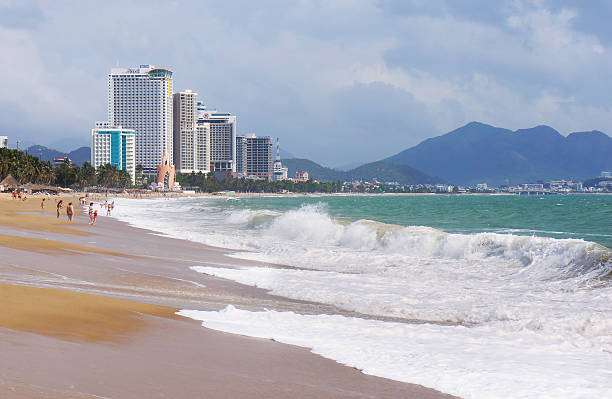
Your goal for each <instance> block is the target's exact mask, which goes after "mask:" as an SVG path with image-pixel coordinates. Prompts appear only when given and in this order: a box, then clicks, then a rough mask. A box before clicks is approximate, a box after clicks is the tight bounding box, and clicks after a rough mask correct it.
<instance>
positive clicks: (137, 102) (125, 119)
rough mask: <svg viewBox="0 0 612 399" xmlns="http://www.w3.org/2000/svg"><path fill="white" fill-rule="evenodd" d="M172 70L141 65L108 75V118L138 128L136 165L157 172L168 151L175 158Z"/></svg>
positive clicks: (114, 123)
mask: <svg viewBox="0 0 612 399" xmlns="http://www.w3.org/2000/svg"><path fill="white" fill-rule="evenodd" d="M172 94H173V88H172V71H170V70H168V69H163V68H155V67H154V66H153V65H140V66H139V67H138V68H112V69H111V73H110V74H109V75H108V122H109V123H110V124H111V125H112V126H123V127H124V128H126V129H134V131H135V132H136V165H138V164H140V165H142V166H143V172H144V173H145V174H146V175H155V174H156V173H157V165H160V164H161V163H162V157H163V155H164V153H168V154H169V156H170V160H171V161H172V154H173V153H174V152H173V140H172V134H173V129H172V123H173V120H172V111H173V109H172V108H173V107H172Z"/></svg>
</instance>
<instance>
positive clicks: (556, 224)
mask: <svg viewBox="0 0 612 399" xmlns="http://www.w3.org/2000/svg"><path fill="white" fill-rule="evenodd" d="M303 204H311V205H315V204H325V206H326V211H327V212H328V213H329V214H330V215H331V216H333V217H335V218H338V219H346V220H348V221H356V220H359V219H366V220H374V221H377V222H382V223H387V224H396V225H401V226H429V227H434V228H436V229H440V230H443V231H446V232H449V233H476V232H498V233H513V234H519V235H536V236H543V237H554V238H582V239H584V240H585V241H593V242H596V243H599V244H602V245H605V246H607V247H608V248H612V195H550V196H508V195H500V196H491V195H482V196H481V195H474V196H471V195H469V196H468V195H466V196H450V195H431V196H368V197H365V196H364V197H359V196H358V197H314V198H313V197H291V198H271V197H270V198H242V199H240V200H239V201H236V202H233V201H228V202H227V203H226V204H224V205H225V206H227V207H228V208H242V209H244V208H249V209H252V210H262V209H267V210H271V209H273V210H276V211H279V212H285V211H287V210H291V209H296V208H299V207H300V206H302V205H303Z"/></svg>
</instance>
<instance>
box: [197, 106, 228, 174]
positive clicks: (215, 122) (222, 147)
mask: <svg viewBox="0 0 612 399" xmlns="http://www.w3.org/2000/svg"><path fill="white" fill-rule="evenodd" d="M197 108H198V126H200V125H201V126H206V127H207V128H208V129H209V133H210V169H211V170H212V171H215V172H232V173H236V116H235V115H232V114H230V113H225V112H219V111H216V110H209V109H207V108H206V107H205V106H204V105H203V104H202V103H198V105H197Z"/></svg>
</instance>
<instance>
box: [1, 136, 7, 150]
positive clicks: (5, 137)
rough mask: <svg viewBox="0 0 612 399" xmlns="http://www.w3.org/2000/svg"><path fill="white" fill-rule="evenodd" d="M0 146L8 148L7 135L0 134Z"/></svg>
mask: <svg viewBox="0 0 612 399" xmlns="http://www.w3.org/2000/svg"><path fill="white" fill-rule="evenodd" d="M0 148H8V136H0Z"/></svg>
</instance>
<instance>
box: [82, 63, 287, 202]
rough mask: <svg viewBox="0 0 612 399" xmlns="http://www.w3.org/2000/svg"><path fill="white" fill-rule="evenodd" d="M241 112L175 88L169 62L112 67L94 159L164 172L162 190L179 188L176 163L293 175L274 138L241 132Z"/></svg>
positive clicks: (270, 176) (187, 168) (199, 169)
mask: <svg viewBox="0 0 612 399" xmlns="http://www.w3.org/2000/svg"><path fill="white" fill-rule="evenodd" d="M236 119H237V117H236V115H233V114H231V113H228V112H220V111H217V110H212V109H208V107H207V106H206V105H205V104H204V102H202V101H199V100H198V93H196V92H194V91H192V90H184V91H180V92H177V93H174V90H173V73H172V71H170V70H169V69H165V68H156V67H154V66H153V65H149V64H143V65H140V66H139V67H137V68H112V69H111V72H110V74H109V75H108V121H107V122H96V124H95V128H94V129H92V133H91V136H92V138H91V140H92V146H91V149H92V153H91V163H92V165H94V166H95V167H96V168H98V167H100V165H104V164H107V163H110V164H112V165H115V166H116V167H117V168H119V169H125V170H127V171H128V172H129V173H130V176H131V177H132V180H133V181H135V170H136V169H137V168H138V166H139V165H140V166H141V167H142V172H143V175H145V176H149V177H151V176H155V175H156V176H157V181H156V182H154V184H152V186H151V187H154V188H155V189H156V190H158V189H164V190H166V189H175V188H176V187H177V185H176V184H174V176H173V174H174V171H175V170H176V171H177V172H180V173H208V172H215V174H217V176H219V174H220V175H227V174H231V175H232V176H235V177H249V178H254V179H266V180H285V179H287V172H288V171H287V168H285V167H283V165H282V162H281V161H280V157H277V159H276V161H274V157H273V144H272V139H271V138H270V137H257V136H255V135H254V134H251V135H248V136H238V135H237V134H236V132H237V128H236ZM277 152H278V151H277ZM171 175H172V176H171Z"/></svg>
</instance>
